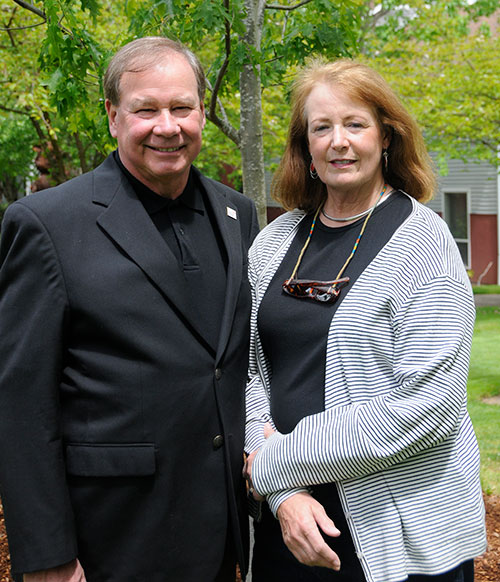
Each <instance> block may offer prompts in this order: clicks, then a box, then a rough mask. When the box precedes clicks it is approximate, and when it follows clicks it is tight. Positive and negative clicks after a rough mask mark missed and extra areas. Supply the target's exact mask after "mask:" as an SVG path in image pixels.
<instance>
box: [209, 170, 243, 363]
mask: <svg viewBox="0 0 500 582" xmlns="http://www.w3.org/2000/svg"><path fill="white" fill-rule="evenodd" d="M198 175H199V177H200V180H201V183H202V184H203V187H204V188H205V191H206V193H207V196H208V200H209V203H210V204H211V206H212V209H213V211H214V215H215V219H216V221H217V226H218V227H219V232H220V234H221V236H222V241H223V243H224V246H225V248H226V253H227V257H228V267H227V285H226V300H225V304H224V313H223V316H222V322H221V327H220V335H219V343H218V346H217V360H219V359H220V358H221V357H222V354H223V353H224V350H225V348H226V345H227V342H228V340H229V335H230V332H231V328H232V323H233V319H234V313H235V309H236V303H237V300H238V294H239V290H240V285H241V272H242V260H243V257H242V246H241V229H240V217H239V216H238V210H237V208H236V206H234V205H233V204H231V203H230V202H229V201H228V199H227V197H226V196H225V194H224V192H223V191H222V190H219V189H218V188H217V186H216V184H215V183H214V182H212V181H211V180H208V179H206V178H205V177H204V176H203V175H202V174H198Z"/></svg>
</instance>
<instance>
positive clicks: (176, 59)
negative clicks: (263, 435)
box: [0, 37, 257, 582]
mask: <svg viewBox="0 0 500 582" xmlns="http://www.w3.org/2000/svg"><path fill="white" fill-rule="evenodd" d="M104 84H105V94H106V109H107V113H108V117H109V127H110V131H111V134H112V135H113V136H114V137H116V138H117V141H118V150H117V151H115V152H113V153H112V154H111V155H110V156H109V157H108V158H107V159H106V160H105V162H104V163H103V164H102V165H101V166H99V167H98V168H97V169H95V170H94V171H93V172H90V173H88V174H84V175H82V176H80V177H78V178H75V179H73V180H71V181H69V182H67V183H65V184H62V185H60V186H58V187H56V188H53V189H50V190H45V191H43V192H40V193H37V194H34V195H32V196H29V197H28V198H25V199H23V200H21V201H18V202H16V203H15V204H13V205H12V206H11V207H9V209H8V211H7V213H6V215H5V218H4V222H3V225H2V243H1V247H0V353H1V355H2V366H1V368H0V483H1V496H2V500H3V504H4V511H5V519H6V525H7V533H8V538H9V544H10V550H11V560H12V569H13V571H14V572H16V573H23V574H24V580H25V582H39V581H48V582H75V581H84V580H86V581H87V582H132V581H134V582H167V581H168V582H170V581H171V582H195V581H196V582H210V581H214V580H217V581H223V582H226V581H227V582H234V579H235V569H236V563H237V562H238V563H239V565H240V568H241V570H242V571H246V563H247V562H246V555H247V545H246V544H247V541H246V537H247V532H246V527H247V520H246V518H245V509H244V485H243V483H242V478H241V472H242V464H243V458H242V451H243V424H244V404H243V401H244V387H245V381H246V370H247V351H248V319H249V310H250V291H249V287H248V280H247V276H246V253H247V249H248V247H249V245H250V243H251V241H252V239H253V237H254V236H255V234H256V231H257V220H256V213H255V208H254V206H253V204H252V203H251V202H250V201H249V200H248V199H247V198H245V197H244V196H242V195H241V194H238V193H237V192H235V191H234V190H232V189H230V188H228V187H226V186H223V185H222V184H219V183H217V182H214V181H212V180H210V179H208V178H206V177H204V176H203V175H202V174H201V173H200V172H198V171H197V170H196V169H195V168H194V167H192V162H193V161H194V159H195V158H196V156H197V155H198V153H199V151H200V147H201V136H202V129H203V127H204V125H205V113H204V107H203V97H204V89H205V85H204V75H203V71H202V69H201V67H200V65H199V62H198V60H197V59H196V57H195V56H194V55H193V54H192V53H191V52H190V51H188V50H187V49H186V48H185V47H183V46H182V45H179V44H177V43H174V42H172V41H170V40H168V39H164V38H157V37H150V38H144V39H139V40H136V41H133V42H132V43H130V44H128V45H126V46H125V47H123V48H122V49H121V50H120V51H119V52H118V53H117V54H116V55H115V57H114V58H113V60H112V62H111V63H110V66H109V67H108V71H107V73H106V76H105V82H104Z"/></svg>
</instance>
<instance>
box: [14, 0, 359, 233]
mask: <svg viewBox="0 0 500 582" xmlns="http://www.w3.org/2000/svg"><path fill="white" fill-rule="evenodd" d="M356 1H357V0H342V3H339V4H336V3H334V2H332V1H331V0H297V2H293V3H290V2H288V3H283V4H279V3H276V4H269V3H266V2H264V1H263V0H234V1H230V0H212V1H209V2H207V1H206V0H191V1H184V0H182V1H181V0H167V1H165V0H129V1H128V2H127V3H111V2H104V1H103V2H100V1H99V0H80V1H79V2H72V1H70V0H43V1H40V2H37V3H36V5H35V4H30V3H28V2H25V1H24V0H11V3H9V4H11V5H12V4H15V5H16V6H17V7H19V8H22V9H23V10H24V11H28V12H30V13H31V14H32V15H34V16H36V17H38V19H39V20H38V24H41V23H42V22H43V26H44V31H45V36H44V39H43V41H42V49H41V60H40V62H41V70H42V77H44V78H45V88H46V90H47V92H46V93H45V94H44V97H45V98H48V105H49V106H50V107H51V108H53V109H52V110H53V111H54V110H55V111H56V112H57V118H58V120H64V123H65V124H66V127H67V129H68V130H69V131H72V132H73V134H74V135H75V134H76V135H78V137H79V140H80V144H82V142H83V139H82V135H83V136H84V137H85V138H88V139H89V140H90V141H92V140H93V141H94V142H96V143H97V144H98V145H99V151H100V152H103V151H106V149H107V148H109V145H108V144H109V142H108V140H107V137H106V138H105V139H103V135H104V134H105V132H104V131H103V123H104V122H103V121H102V119H103V118H102V113H101V112H100V113H99V115H96V114H94V113H92V112H93V111H95V102H96V92H98V91H99V83H100V79H101V78H102V73H103V66H104V64H105V63H106V60H107V57H108V56H109V54H110V53H111V52H112V51H114V49H116V46H117V45H119V44H123V43H124V42H125V41H127V40H130V39H131V38H133V37H134V36H143V35H145V34H164V35H167V36H171V37H175V38H178V39H179V40H181V41H182V42H184V43H186V44H187V45H188V46H190V47H191V48H192V49H193V50H194V51H195V52H197V53H198V54H199V55H200V57H201V59H202V62H204V63H205V64H206V65H207V64H208V65H209V66H208V67H207V73H208V75H207V76H208V81H209V87H210V89H211V90H210V94H209V100H208V102H207V117H208V119H209V120H210V121H211V122H213V123H214V125H215V126H216V127H218V128H219V130H220V131H221V132H222V133H223V134H224V135H225V136H226V138H227V139H229V140H231V142H232V143H233V144H235V145H236V148H237V149H238V150H239V152H240V154H241V167H242V177H243V189H244V192H245V194H247V195H248V196H250V197H251V198H253V199H254V201H255V202H256V204H257V206H258V209H259V216H260V220H261V223H264V222H265V206H266V197H265V182H264V172H265V164H264V158H265V154H264V147H263V139H262V138H263V133H264V131H265V130H266V127H265V124H264V121H263V116H262V94H263V92H268V93H269V94H271V95H272V94H273V92H276V87H277V86H281V85H282V84H283V83H284V82H285V81H284V80H285V76H286V74H287V72H288V71H289V69H290V67H293V66H294V65H295V64H297V63H299V62H302V61H303V59H304V58H305V57H306V56H307V55H309V54H312V53H323V54H327V55H330V56H333V55H335V56H337V55H339V54H347V53H348V52H349V51H350V50H352V49H353V40H354V38H355V27H356V22H357V20H356V13H355V10H354V8H355V6H356ZM102 4H106V7H107V9H106V11H103V12H102V13H101V12H100V7H101V5H102ZM117 4H118V5H119V6H117ZM104 12H105V13H106V19H107V24H108V25H111V30H116V29H115V28H114V27H113V26H112V24H111V23H112V18H111V16H112V17H113V18H116V19H119V20H120V22H122V23H123V22H129V23H130V26H129V28H128V29H127V27H126V26H124V27H123V28H122V29H121V30H124V31H126V33H125V34H123V33H122V34H120V33H115V34H112V35H111V37H112V40H113V41H114V42H112V43H110V42H109V41H110V38H109V37H110V35H109V30H110V27H109V26H108V27H107V29H106V34H103V29H104V25H105V22H104V17H103V14H104ZM89 16H90V17H91V25H92V26H89V23H88V17H89ZM35 24H36V23H34V25H35ZM9 26H10V25H9V24H8V25H7V26H6V27H5V28H9ZM10 31H11V32H12V33H13V30H12V27H11V29H10ZM274 103H275V105H276V100H275V101H274ZM278 103H281V104H282V97H281V98H278ZM270 108H271V107H270ZM280 113H281V116H283V107H281V112H280ZM268 123H269V125H270V126H272V125H273V124H272V120H270V121H269V122H268ZM61 133H62V132H61V130H59V135H60V134H61ZM55 135H56V136H57V135H58V132H57V131H55ZM269 135H270V136H271V137H272V135H273V134H272V129H271V130H270V131H269ZM213 137H214V134H213V133H212V138H213ZM270 141H272V139H271V140H270ZM219 143H220V142H219ZM225 143H226V146H225V147H226V148H227V149H229V150H230V149H232V150H234V149H235V148H234V145H233V146H232V148H231V147H227V140H226V142H225ZM75 145H76V146H77V148H76V150H77V152H78V153H79V154H81V152H82V150H83V147H78V142H75ZM271 148H272V146H271ZM232 157H233V160H234V156H232ZM230 160H231V156H227V157H226V158H225V161H230ZM80 161H81V162H82V163H81V164H80V166H81V169H83V166H84V165H85V163H86V162H85V157H84V156H80Z"/></svg>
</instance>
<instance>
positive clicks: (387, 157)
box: [382, 150, 389, 172]
mask: <svg viewBox="0 0 500 582" xmlns="http://www.w3.org/2000/svg"><path fill="white" fill-rule="evenodd" d="M382 157H383V158H384V169H385V171H386V172H387V167H388V166H389V152H388V151H387V150H384V151H383V152H382Z"/></svg>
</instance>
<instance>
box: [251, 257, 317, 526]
mask: <svg viewBox="0 0 500 582" xmlns="http://www.w3.org/2000/svg"><path fill="white" fill-rule="evenodd" d="M255 255H256V253H255V248H252V249H251V250H250V253H249V269H248V273H249V280H250V286H251V289H252V314H251V321H250V328H251V337H250V356H249V372H248V377H249V380H248V383H247V387H246V395H245V399H246V427H245V451H246V452H247V453H249V454H250V453H252V452H253V451H256V450H258V449H260V448H261V447H262V446H263V445H264V443H265V442H266V439H265V437H264V425H265V424H266V423H269V424H271V426H272V427H273V428H274V429H275V430H276V427H275V425H274V421H273V419H272V416H271V407H270V400H269V393H268V391H267V389H266V386H265V382H266V380H267V381H269V376H270V373H271V370H270V364H269V362H268V361H267V358H266V357H265V354H264V353H263V350H262V346H260V339H259V334H258V329H257V312H258V306H259V293H258V291H259V290H258V286H257V281H258V277H257V274H256V268H255V263H256V261H255ZM306 490H307V488H305V487H290V488H284V490H283V491H278V492H274V493H271V494H270V495H268V496H267V502H268V504H269V507H270V509H271V511H272V512H273V513H274V514H275V515H276V511H277V509H278V507H279V505H280V504H281V503H283V501H285V499H288V498H289V497H291V496H292V495H295V494H296V493H299V492H301V491H306Z"/></svg>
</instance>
